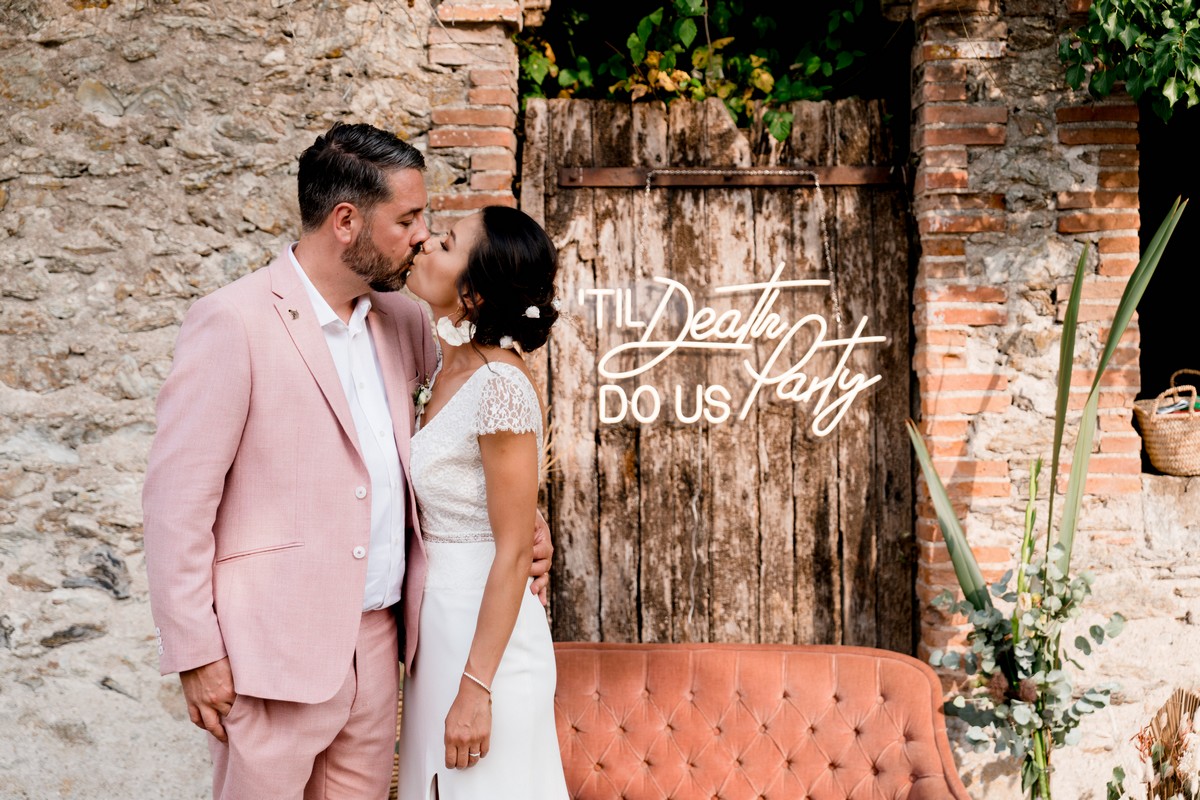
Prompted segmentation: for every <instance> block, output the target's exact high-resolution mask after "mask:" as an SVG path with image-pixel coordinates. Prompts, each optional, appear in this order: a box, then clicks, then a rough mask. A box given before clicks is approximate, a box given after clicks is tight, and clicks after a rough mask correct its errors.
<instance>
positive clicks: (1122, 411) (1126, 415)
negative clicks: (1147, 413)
mask: <svg viewBox="0 0 1200 800" xmlns="http://www.w3.org/2000/svg"><path fill="white" fill-rule="evenodd" d="M1097 420H1098V422H1099V425H1100V430H1102V431H1118V432H1121V433H1126V432H1128V431H1131V430H1133V409H1132V408H1116V409H1111V410H1108V411H1102V412H1101V413H1100V415H1099V416H1098V417H1097Z"/></svg>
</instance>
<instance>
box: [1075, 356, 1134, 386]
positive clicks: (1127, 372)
mask: <svg viewBox="0 0 1200 800" xmlns="http://www.w3.org/2000/svg"><path fill="white" fill-rule="evenodd" d="M1095 379H1096V370H1095V369H1078V368H1076V369H1073V370H1071V385H1072V386H1091V385H1092V381H1094V380H1095ZM1141 382H1142V371H1141V369H1140V368H1139V367H1137V366H1121V367H1115V366H1111V362H1110V366H1109V367H1108V368H1106V369H1105V370H1104V376H1103V377H1102V378H1101V379H1100V385H1101V386H1114V387H1123V388H1128V387H1133V388H1135V389H1137V388H1140V387H1141Z"/></svg>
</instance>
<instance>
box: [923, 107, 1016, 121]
mask: <svg viewBox="0 0 1200 800" xmlns="http://www.w3.org/2000/svg"><path fill="white" fill-rule="evenodd" d="M993 122H994V123H1001V124H1003V123H1005V122H1008V108H1007V107H1006V106H998V105H991V106H989V105H964V104H960V103H952V104H949V105H924V106H921V108H920V110H919V111H918V112H917V124H918V125H984V124H987V123H993Z"/></svg>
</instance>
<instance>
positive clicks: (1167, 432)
mask: <svg viewBox="0 0 1200 800" xmlns="http://www.w3.org/2000/svg"><path fill="white" fill-rule="evenodd" d="M1184 373H1190V374H1192V375H1197V376H1200V371H1197V370H1194V369H1181V370H1179V371H1177V372H1176V373H1175V374H1174V375H1172V376H1171V388H1169V389H1167V390H1166V391H1165V392H1163V393H1162V394H1160V395H1159V396H1158V397H1156V398H1154V399H1153V400H1138V401H1136V402H1135V403H1134V404H1133V411H1134V413H1135V414H1136V415H1137V421H1138V426H1139V427H1140V428H1141V429H1142V442H1143V443H1144V444H1145V445H1146V455H1148V456H1149V457H1150V463H1151V464H1153V465H1154V468H1155V469H1157V470H1159V471H1160V472H1163V473H1165V474H1167V475H1200V413H1198V412H1197V411H1196V387H1195V386H1193V385H1190V384H1182V385H1176V384H1175V379H1176V378H1177V377H1179V376H1180V375H1182V374H1184ZM1180 399H1182V400H1187V401H1188V409H1187V411H1186V412H1182V413H1177V414H1159V413H1158V409H1159V407H1160V406H1162V405H1163V404H1164V403H1165V401H1168V400H1180Z"/></svg>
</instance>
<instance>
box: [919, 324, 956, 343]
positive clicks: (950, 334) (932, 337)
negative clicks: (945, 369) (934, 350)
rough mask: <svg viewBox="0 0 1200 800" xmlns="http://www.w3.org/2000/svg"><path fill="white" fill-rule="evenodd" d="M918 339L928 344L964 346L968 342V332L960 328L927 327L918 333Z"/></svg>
mask: <svg viewBox="0 0 1200 800" xmlns="http://www.w3.org/2000/svg"><path fill="white" fill-rule="evenodd" d="M917 339H918V340H919V341H921V342H923V343H924V344H927V345H935V346H939V347H962V346H964V345H965V344H966V343H967V332H966V331H964V330H960V329H958V328H928V327H927V328H925V329H924V330H922V331H920V332H918V333H917Z"/></svg>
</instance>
